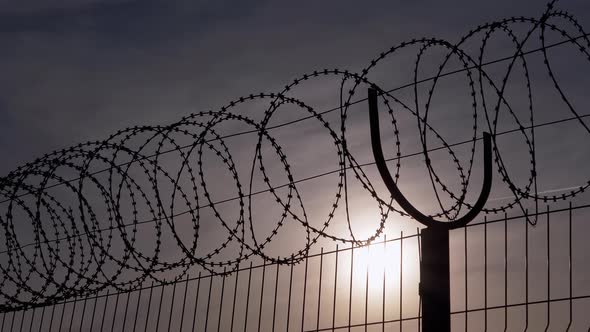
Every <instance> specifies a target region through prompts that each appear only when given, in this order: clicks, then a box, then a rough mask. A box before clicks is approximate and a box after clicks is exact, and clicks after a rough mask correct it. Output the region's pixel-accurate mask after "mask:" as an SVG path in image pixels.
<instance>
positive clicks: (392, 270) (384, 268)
mask: <svg viewBox="0 0 590 332" xmlns="http://www.w3.org/2000/svg"><path fill="white" fill-rule="evenodd" d="M399 249H400V248H399V245H396V244H392V243H375V244H372V245H368V246H364V247H361V248H358V249H355V253H354V255H355V257H354V260H355V262H354V274H355V276H356V278H355V279H357V280H358V282H359V283H361V282H362V283H363V284H364V283H366V282H367V278H368V287H369V290H375V289H381V288H382V287H383V278H384V275H385V278H391V277H392V276H397V275H398V274H399V271H400V267H402V266H401V265H400V262H401V260H400V250H399Z"/></svg>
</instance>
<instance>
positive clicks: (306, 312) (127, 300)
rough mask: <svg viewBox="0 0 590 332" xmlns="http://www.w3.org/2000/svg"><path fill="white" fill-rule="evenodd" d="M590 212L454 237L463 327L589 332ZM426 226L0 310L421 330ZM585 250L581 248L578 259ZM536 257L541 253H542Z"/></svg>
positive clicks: (19, 320)
mask: <svg viewBox="0 0 590 332" xmlns="http://www.w3.org/2000/svg"><path fill="white" fill-rule="evenodd" d="M589 207H590V206H588V205H583V206H571V205H570V206H568V207H565V208H559V209H555V210H551V209H550V207H549V206H547V207H546V210H545V211H542V212H539V213H538V215H537V217H539V222H538V223H537V225H535V226H532V225H530V224H529V223H528V222H526V220H527V218H526V216H525V215H513V216H509V215H508V214H505V215H504V216H503V217H499V218H495V219H492V218H487V217H486V218H484V219H483V220H480V221H479V222H478V223H477V224H473V225H469V226H468V227H464V228H461V229H457V230H454V231H452V233H451V274H452V276H453V278H452V280H454V281H453V282H452V292H451V295H452V313H451V315H452V328H453V331H504V330H506V329H507V330H509V331H587V330H588V328H590V317H589V316H588V315H587V309H588V308H589V306H590V285H589V284H588V280H590V271H589V270H588V269H587V268H585V261H586V253H587V252H590V243H589V242H588V241H587V240H586V236H585V233H587V231H588V227H587V226H586V225H587V222H586V218H587V216H588V215H589V213H588V212H589V211H590V210H588V208H589ZM419 239H420V230H419V229H418V230H416V232H415V233H413V234H408V233H407V232H406V233H403V232H402V233H401V234H400V235H399V236H397V237H394V238H387V237H385V238H384V239H382V240H380V241H376V242H374V243H372V244H370V245H367V246H363V247H358V246H345V247H340V246H338V245H337V246H336V248H335V249H333V250H324V249H323V248H322V250H321V251H320V252H319V253H315V254H310V255H308V256H306V258H305V260H304V261H303V262H302V263H300V264H297V265H291V266H284V265H280V264H270V263H266V262H264V263H262V264H252V262H250V263H249V264H247V265H245V266H242V267H241V268H240V269H239V271H238V272H236V273H234V274H232V275H212V274H205V275H203V274H199V275H198V276H187V277H186V279H184V280H182V281H177V282H174V283H168V284H154V283H151V284H149V285H144V286H143V287H140V288H138V289H136V290H134V291H131V292H111V291H110V290H109V291H106V292H105V293H103V294H97V295H93V296H88V297H84V298H76V299H72V300H68V301H64V302H62V303H59V304H56V305H52V306H40V307H34V308H29V309H27V310H21V311H14V312H6V313H3V314H0V315H1V317H0V330H1V331H10V332H13V331H19V332H22V331H27V332H33V331H113V332H115V331H144V332H148V331H151V332H160V331H308V332H311V331H345V330H351V331H364V330H368V331H420V320H421V315H420V298H419V285H418V280H419V273H420V271H419V264H418V262H419V255H420V254H419V247H420V246H419ZM574 248H575V251H574ZM533 249H534V250H533Z"/></svg>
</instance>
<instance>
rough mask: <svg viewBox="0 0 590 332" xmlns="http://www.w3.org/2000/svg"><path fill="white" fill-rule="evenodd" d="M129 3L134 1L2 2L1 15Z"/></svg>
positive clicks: (46, 0)
mask: <svg viewBox="0 0 590 332" xmlns="http://www.w3.org/2000/svg"><path fill="white" fill-rule="evenodd" d="M129 1H133V0H23V1H12V0H0V14H4V15H6V14H9V15H10V14H12V15H27V14H37V13H40V12H47V11H51V12H54V11H63V10H80V9H84V8H88V7H93V6H102V5H113V4H120V3H124V2H129Z"/></svg>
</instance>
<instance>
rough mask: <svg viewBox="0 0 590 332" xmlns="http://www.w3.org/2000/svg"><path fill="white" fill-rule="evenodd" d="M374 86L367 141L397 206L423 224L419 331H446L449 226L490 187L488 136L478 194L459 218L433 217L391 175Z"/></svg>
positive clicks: (481, 201) (466, 218)
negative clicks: (383, 142)
mask: <svg viewBox="0 0 590 332" xmlns="http://www.w3.org/2000/svg"><path fill="white" fill-rule="evenodd" d="M377 97H378V93H377V90H375V89H373V88H370V89H369V120H370V126H371V145H372V148H373V156H374V157H375V163H376V165H377V169H378V170H379V174H380V175H381V178H382V179H383V182H384V183H385V186H387V189H388V190H389V192H390V193H391V197H392V198H393V199H395V201H396V202H397V203H398V204H399V205H400V206H401V208H402V209H403V210H404V211H405V212H406V213H407V214H409V215H410V216H411V217H412V218H414V219H416V220H417V221H418V222H420V223H422V224H423V225H425V226H427V228H426V229H424V230H422V242H421V243H422V248H421V249H422V261H421V262H420V296H421V297H422V331H423V332H435V331H436V332H450V330H451V300H450V298H451V293H450V276H449V273H450V271H449V230H451V229H455V228H459V227H464V226H466V225H467V224H468V223H469V222H470V221H471V220H473V219H474V218H475V217H476V216H477V215H478V214H479V213H480V212H481V210H482V208H483V207H484V205H485V203H486V201H487V199H488V196H489V194H490V189H491V187H492V138H491V135H490V134H489V133H485V132H484V133H483V145H484V155H483V157H484V177H483V186H482V190H481V192H480V194H479V198H478V199H477V201H476V202H475V204H474V205H473V206H472V207H471V209H470V210H469V211H468V212H467V213H466V214H465V215H463V216H462V217H461V218H459V219H456V220H453V221H449V222H445V221H439V220H435V219H434V218H432V217H430V216H427V215H424V214H423V213H422V212H420V211H418V209H416V208H415V207H414V206H413V205H412V203H410V202H409V201H408V200H407V199H406V197H405V196H404V195H403V194H402V193H401V191H400V190H399V188H398V187H397V184H396V183H395V181H394V180H393V178H392V177H391V174H390V173H389V169H388V168H387V164H386V163H385V158H384V157H383V149H382V147H381V135H380V131H379V111H378V107H377V104H378V100H377Z"/></svg>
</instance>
